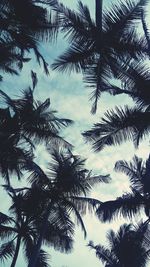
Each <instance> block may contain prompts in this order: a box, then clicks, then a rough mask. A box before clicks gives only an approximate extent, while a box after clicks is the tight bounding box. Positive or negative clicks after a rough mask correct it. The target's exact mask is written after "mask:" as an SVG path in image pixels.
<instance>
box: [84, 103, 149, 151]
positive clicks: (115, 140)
mask: <svg viewBox="0 0 150 267" xmlns="http://www.w3.org/2000/svg"><path fill="white" fill-rule="evenodd" d="M148 133H149V112H147V111H145V112H144V111H142V110H141V109H139V108H137V107H135V108H129V107H127V106H126V107H125V108H124V109H123V108H118V107H116V109H115V110H110V111H107V112H106V113H105V117H104V118H102V122H100V123H97V124H95V125H94V127H93V129H92V130H89V131H87V132H84V133H83V136H84V137H85V138H86V140H87V141H90V142H91V143H92V144H93V149H94V150H95V151H100V150H102V149H103V147H104V146H110V145H117V144H118V145H119V144H121V143H122V142H124V141H128V140H132V141H133V142H134V144H135V146H136V147H137V146H138V145H139V142H140V140H142V138H143V137H144V136H145V135H146V134H148Z"/></svg>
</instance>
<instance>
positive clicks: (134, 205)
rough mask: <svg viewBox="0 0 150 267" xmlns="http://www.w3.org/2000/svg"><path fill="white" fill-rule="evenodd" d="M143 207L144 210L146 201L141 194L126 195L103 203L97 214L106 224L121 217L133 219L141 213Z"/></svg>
mask: <svg viewBox="0 0 150 267" xmlns="http://www.w3.org/2000/svg"><path fill="white" fill-rule="evenodd" d="M141 207H142V208H144V199H143V197H142V196H141V195H140V194H138V193H136V194H126V195H123V196H122V197H119V198H117V199H116V200H112V201H107V202H104V203H102V204H101V205H100V206H99V207H98V209H97V211H96V212H97V216H98V218H99V219H100V220H101V221H103V222H106V221H111V220H112V219H114V218H116V217H119V216H123V217H125V218H128V217H129V218H132V216H133V215H135V214H138V213H139V208H141Z"/></svg>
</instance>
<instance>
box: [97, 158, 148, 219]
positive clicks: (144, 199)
mask: <svg viewBox="0 0 150 267" xmlns="http://www.w3.org/2000/svg"><path fill="white" fill-rule="evenodd" d="M115 170H116V171H121V172H123V173H125V174H126V175H128V177H129V180H130V183H131V192H130V193H126V194H124V195H122V196H121V197H119V198H117V199H115V200H111V201H106V202H104V203H102V204H101V205H100V207H98V209H97V215H98V217H99V218H100V220H102V221H104V222H105V221H111V220H112V219H113V218H114V217H116V216H121V215H122V216H123V217H125V218H126V217H129V218H132V216H133V215H136V214H140V211H141V210H142V211H145V215H146V216H147V217H148V220H149V219H150V204H149V199H150V179H149V177H150V157H149V158H148V159H147V160H146V162H144V161H143V160H142V159H140V158H138V157H137V156H134V158H133V161H132V162H130V163H128V162H127V161H122V160H121V161H118V162H116V165H115Z"/></svg>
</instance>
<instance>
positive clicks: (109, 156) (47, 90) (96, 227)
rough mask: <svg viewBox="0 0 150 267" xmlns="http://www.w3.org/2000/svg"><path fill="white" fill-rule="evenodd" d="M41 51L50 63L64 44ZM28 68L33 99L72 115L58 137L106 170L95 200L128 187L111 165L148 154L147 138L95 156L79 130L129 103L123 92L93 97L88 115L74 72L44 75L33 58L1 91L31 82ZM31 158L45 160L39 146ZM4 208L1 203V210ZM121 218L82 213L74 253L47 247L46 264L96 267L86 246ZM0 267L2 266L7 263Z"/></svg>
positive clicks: (90, 1) (85, 92)
mask: <svg viewBox="0 0 150 267" xmlns="http://www.w3.org/2000/svg"><path fill="white" fill-rule="evenodd" d="M62 2H63V3H66V5H69V6H70V7H73V8H74V7H75V6H76V3H77V1H76V0H64V1H62ZM104 2H105V6H108V3H110V1H108V0H107V1H105V0H104ZM83 3H86V4H87V5H89V6H90V10H91V12H92V13H93V14H94V11H93V10H94V0H84V1H83ZM41 47H42V49H41V51H42V52H43V53H44V56H45V58H46V60H47V61H48V63H49V64H51V63H52V61H53V58H55V57H56V56H57V55H58V54H60V52H61V51H63V50H64V48H65V44H64V43H63V41H62V40H61V42H60V41H59V42H58V43H57V44H55V45H53V46H52V45H51V44H46V45H45V44H42V46H41ZM31 69H33V70H34V71H36V72H37V73H38V79H39V83H38V86H37V88H36V90H35V95H36V97H37V98H40V99H43V100H44V99H45V98H48V97H50V99H51V103H52V108H53V109H56V110H58V114H60V117H66V118H70V119H73V120H74V121H75V124H74V125H73V126H71V127H70V128H68V129H66V130H65V131H64V132H63V135H64V136H65V137H66V138H67V140H68V141H70V142H71V143H72V144H73V145H74V146H75V149H74V152H75V153H77V154H80V155H81V156H83V157H85V158H87V167H88V168H89V169H93V170H94V171H95V173H97V174H98V173H101V174H107V173H111V176H112V179H113V181H112V183H111V184H110V185H100V186H99V187H97V188H96V189H95V190H94V191H93V193H92V195H93V196H94V197H97V198H99V199H100V200H108V199H112V198H115V197H116V196H119V195H121V194H122V193H124V192H126V191H128V188H129V183H128V180H127V177H125V175H122V174H118V173H117V174H115V173H114V172H113V167H114V163H115V162H116V161H117V160H120V159H126V160H130V159H131V158H132V157H133V155H134V154H135V153H137V154H138V155H139V156H141V157H143V158H146V157H147V156H148V154H149V143H148V141H145V142H143V144H142V145H141V146H140V149H139V150H138V151H135V149H134V147H133V145H132V144H131V143H130V144H129V143H127V144H123V145H122V146H118V147H116V148H113V147H112V148H106V149H105V150H104V151H102V152H101V153H98V154H94V153H92V152H91V148H90V146H89V145H87V144H85V143H84V141H83V139H82V136H81V132H82V131H84V130H87V129H89V128H90V126H91V125H92V124H93V123H94V122H97V121H98V120H99V118H100V117H101V116H102V114H103V113H104V112H105V111H106V110H107V108H113V107H114V106H115V105H117V104H118V103H119V104H126V103H129V104H130V105H131V104H132V101H131V100H130V99H128V98H127V97H126V96H123V97H120V96H119V97H115V98H114V97H111V96H109V95H108V94H105V95H103V97H102V98H101V100H100V101H99V106H98V112H97V114H96V115H95V116H92V115H91V114H90V108H91V103H90V102H89V101H88V98H89V92H90V91H89V89H86V88H85V85H83V83H82V77H81V75H77V74H75V73H73V74H71V75H70V76H68V75H67V74H60V73H58V72H54V71H53V72H52V71H50V76H48V77H46V75H45V74H44V73H43V70H42V68H39V66H38V65H37V63H36V62H35V60H34V59H33V60H32V61H31V62H30V63H28V64H25V66H24V68H23V70H22V73H21V75H20V77H15V76H4V82H3V83H2V86H1V89H2V90H4V91H6V92H9V94H10V95H11V96H13V95H17V94H18V92H19V90H22V89H24V88H26V87H27V86H29V85H30V84H31V79H30V70H31ZM37 157H38V159H39V164H40V165H41V166H45V161H46V159H47V153H46V152H45V150H43V147H42V146H39V147H38V148H37ZM3 199H4V194H2V195H1V199H0V201H1V203H4V200H3ZM6 206H7V203H4V206H3V207H2V208H3V209H4V208H5V207H6ZM120 223H121V222H120V221H118V220H116V221H115V222H113V223H112V224H109V225H106V224H105V225H104V224H101V223H100V222H99V221H98V220H97V219H96V218H95V217H94V216H91V215H87V216H86V218H85V224H86V226H87V230H88V237H87V240H84V239H83V235H82V233H81V232H80V230H79V229H77V231H76V242H75V246H74V252H73V253H72V254H70V255H64V254H61V253H58V252H55V251H53V249H52V248H49V249H48V251H50V253H51V266H52V267H81V266H82V267H92V266H94V267H101V266H102V264H101V263H100V262H99V261H98V260H97V259H96V257H95V255H94V253H93V252H92V251H90V250H89V249H88V248H87V247H86V244H87V242H88V241H89V240H90V239H92V240H93V241H94V242H95V244H97V243H99V242H100V243H105V233H106V231H107V230H108V229H110V228H113V229H117V228H118V226H119V224H120ZM2 266H5V267H8V266H9V264H4V265H2ZM25 266H26V264H25V263H24V262H23V260H22V257H20V260H19V261H18V263H17V266H16V267H25Z"/></svg>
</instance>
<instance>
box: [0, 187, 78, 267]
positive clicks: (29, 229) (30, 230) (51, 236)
mask: <svg viewBox="0 0 150 267" xmlns="http://www.w3.org/2000/svg"><path fill="white" fill-rule="evenodd" d="M6 188H7V190H8V192H9V195H10V196H11V198H12V202H13V204H12V206H11V207H10V209H9V211H10V215H6V214H4V213H0V238H1V240H2V241H3V242H4V243H3V244H2V245H1V247H0V260H1V261H4V260H7V258H12V263H11V267H14V266H15V265H16V262H17V258H18V255H19V251H20V245H21V244H22V245H23V252H24V254H25V257H26V259H27V260H29V259H30V257H31V254H32V251H33V248H34V244H35V243H36V240H37V239H38V235H39V229H40V226H41V223H42V217H40V216H38V217H34V216H33V214H32V215H29V214H27V212H26V211H24V210H23V209H22V207H23V206H24V205H23V203H24V197H23V195H22V194H21V193H19V194H16V190H15V189H13V188H12V187H9V188H8V186H7V187H6ZM66 222H67V217H66V221H65V223H64V222H60V221H59V218H58V217H57V216H56V214H53V217H51V221H48V224H47V229H46V231H45V235H44V236H43V239H44V242H45V243H46V244H48V245H49V246H50V245H51V246H53V247H54V248H55V249H57V250H59V251H63V252H70V251H71V249H72V242H73V240H72V234H73V230H72V224H71V223H70V224H69V223H68V224H67V223H66ZM48 258H49V257H48V254H47V253H46V252H45V251H43V250H42V249H40V252H39V255H38V259H37V265H36V266H37V267H48V266H49V264H48V262H47V261H48Z"/></svg>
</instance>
